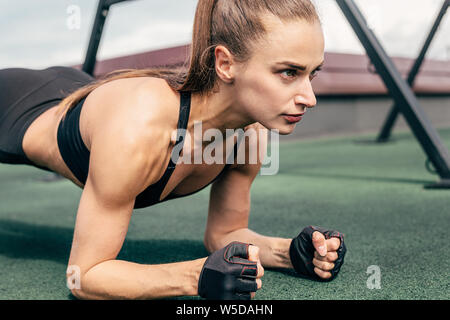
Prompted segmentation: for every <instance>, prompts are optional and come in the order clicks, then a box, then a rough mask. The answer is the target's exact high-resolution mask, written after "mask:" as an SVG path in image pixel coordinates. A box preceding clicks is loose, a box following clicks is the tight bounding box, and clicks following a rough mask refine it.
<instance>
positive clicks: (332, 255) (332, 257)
mask: <svg viewBox="0 0 450 320" xmlns="http://www.w3.org/2000/svg"><path fill="white" fill-rule="evenodd" d="M314 258H316V259H317V260H320V261H327V262H334V261H336V260H337V258H338V254H337V252H336V251H329V252H327V255H326V256H325V257H321V256H320V254H319V253H318V252H317V251H314Z"/></svg>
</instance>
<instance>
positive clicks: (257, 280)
mask: <svg viewBox="0 0 450 320" xmlns="http://www.w3.org/2000/svg"><path fill="white" fill-rule="evenodd" d="M261 288H262V281H261V279H256V289H257V290H259V289H261Z"/></svg>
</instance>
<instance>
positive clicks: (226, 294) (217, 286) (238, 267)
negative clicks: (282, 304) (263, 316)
mask: <svg viewBox="0 0 450 320" xmlns="http://www.w3.org/2000/svg"><path fill="white" fill-rule="evenodd" d="M248 247H249V245H248V244H246V243H241V242H232V243H230V244H229V245H227V246H226V247H225V248H222V249H220V250H218V251H215V252H213V253H212V254H211V255H210V256H209V257H208V259H206V262H205V264H204V265H203V269H202V272H201V273H200V279H199V281H198V293H199V295H200V296H201V297H203V298H206V299H210V300H250V293H251V292H256V290H257V285H256V275H257V273H258V268H257V265H256V262H255V261H250V260H247V259H248Z"/></svg>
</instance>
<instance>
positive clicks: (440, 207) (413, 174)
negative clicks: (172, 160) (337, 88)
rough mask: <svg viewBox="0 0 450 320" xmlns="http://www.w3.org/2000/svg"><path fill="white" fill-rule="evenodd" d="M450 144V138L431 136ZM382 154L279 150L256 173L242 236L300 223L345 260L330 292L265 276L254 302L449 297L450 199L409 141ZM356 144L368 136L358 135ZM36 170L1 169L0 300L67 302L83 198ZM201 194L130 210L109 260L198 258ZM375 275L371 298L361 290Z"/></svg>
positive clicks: (330, 142)
mask: <svg viewBox="0 0 450 320" xmlns="http://www.w3.org/2000/svg"><path fill="white" fill-rule="evenodd" d="M440 134H441V137H442V139H443V140H444V141H445V144H446V146H447V147H450V130H440ZM394 137H395V139H396V140H395V142H392V143H388V144H383V145H374V144H369V145H364V144H359V143H355V142H354V141H355V140H357V139H361V137H348V138H334V139H320V140H308V141H295V142H285V143H282V144H281V146H280V171H279V173H278V174H277V175H275V176H258V177H257V178H256V180H255V182H254V185H253V188H252V214H251V219H250V227H251V228H252V229H253V230H255V231H256V232H259V233H262V234H265V235H272V236H279V237H287V238H292V237H294V236H296V235H297V234H298V233H299V232H300V231H301V229H302V228H303V227H304V226H307V225H319V226H325V227H329V228H332V229H336V230H339V231H341V232H343V233H344V234H345V239H346V244H347V248H348V252H347V255H346V258H345V264H344V266H343V267H342V269H341V272H340V274H339V276H338V277H337V278H336V279H335V280H334V281H332V282H330V283H319V282H313V281H309V280H305V279H300V278H297V277H295V276H293V275H292V274H290V273H286V272H278V271H275V270H266V272H265V276H264V278H263V288H262V289H261V290H260V291H258V293H257V296H256V298H257V299H264V300H265V299H287V300H291V299H449V298H450V290H449V289H450V285H449V278H450V277H449V268H448V263H449V261H450V259H449V248H448V246H449V244H448V230H449V226H450V222H449V221H450V190H425V189H424V188H423V186H424V184H427V183H433V182H436V181H437V177H436V176H434V175H432V174H430V173H429V172H428V171H426V169H425V166H424V163H425V159H426V158H425V154H424V153H423V151H422V149H421V148H420V146H419V144H418V142H417V141H416V140H415V139H414V138H413V137H412V136H411V135H410V134H409V133H400V134H399V133H397V134H395V135H394ZM364 138H373V136H369V137H367V136H365V137H364ZM47 176H48V173H47V172H45V171H40V170H38V169H35V168H33V167H27V166H11V165H4V164H0V299H71V298H72V297H71V295H70V292H69V290H68V289H67V287H66V286H65V269H66V263H67V260H68V257H69V251H70V246H71V241H72V235H73V227H74V222H75V214H76V210H77V206H78V201H79V198H80V195H81V189H79V188H77V187H76V186H75V185H73V184H72V183H71V182H69V181H65V180H61V181H57V182H52V183H47V182H43V181H41V179H42V178H45V177H47ZM208 195H209V188H207V189H205V190H204V191H202V192H200V193H198V194H195V195H193V196H191V197H187V198H183V199H178V200H173V201H169V202H166V203H163V204H159V205H156V206H153V207H149V208H145V209H140V210H136V211H135V212H134V214H133V217H132V219H131V223H130V227H129V232H128V235H127V239H126V241H125V243H124V246H123V248H122V251H121V252H120V255H119V258H120V259H126V260H130V261H134V262H139V263H149V264H157V263H167V262H176V261H183V260H189V259H196V258H199V257H203V256H205V255H206V251H205V249H204V248H203V244H202V239H203V231H204V228H205V222H206V214H207V208H208ZM371 265H377V266H379V267H380V269H381V289H374V290H370V289H368V288H367V286H366V281H367V279H368V277H369V275H368V274H367V273H366V271H367V268H368V267H369V266H371Z"/></svg>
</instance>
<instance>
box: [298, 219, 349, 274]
mask: <svg viewBox="0 0 450 320" xmlns="http://www.w3.org/2000/svg"><path fill="white" fill-rule="evenodd" d="M314 231H319V232H320V233H322V234H323V235H324V236H325V239H330V238H332V237H336V238H339V240H340V241H341V244H340V246H339V249H338V250H337V254H338V258H337V260H336V261H334V262H333V263H334V268H333V269H332V270H330V273H331V277H330V278H328V279H322V278H321V277H319V276H318V275H317V274H316V273H315V272H314V265H313V263H312V260H313V258H314V251H315V250H316V249H315V248H314V245H313V242H312V234H313V233H314ZM346 252H347V248H346V247H345V244H344V236H343V235H342V233H340V232H337V231H334V230H327V229H325V228H321V227H313V226H309V227H306V228H305V229H303V230H302V232H300V234H299V235H298V236H297V237H296V238H294V239H293V240H292V243H291V246H290V248H289V254H290V256H291V262H292V265H293V266H294V269H295V271H297V273H298V274H299V275H300V276H303V277H306V278H308V279H314V280H318V281H331V280H333V279H334V278H335V277H336V276H337V274H338V273H339V270H340V269H341V266H342V264H343V263H344V256H345V253H346Z"/></svg>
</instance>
